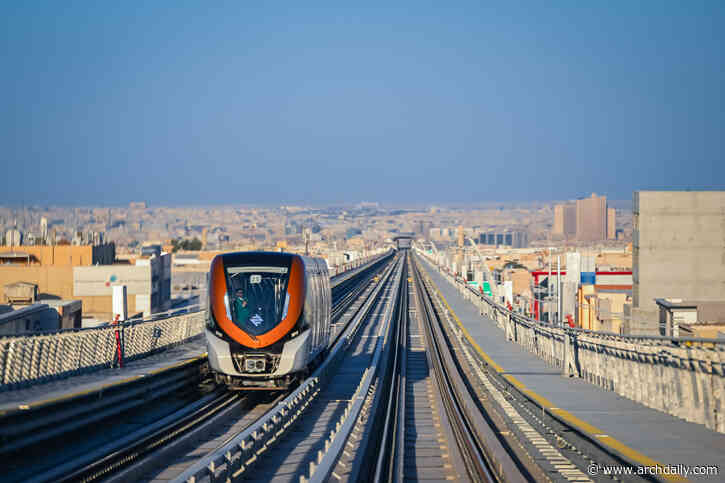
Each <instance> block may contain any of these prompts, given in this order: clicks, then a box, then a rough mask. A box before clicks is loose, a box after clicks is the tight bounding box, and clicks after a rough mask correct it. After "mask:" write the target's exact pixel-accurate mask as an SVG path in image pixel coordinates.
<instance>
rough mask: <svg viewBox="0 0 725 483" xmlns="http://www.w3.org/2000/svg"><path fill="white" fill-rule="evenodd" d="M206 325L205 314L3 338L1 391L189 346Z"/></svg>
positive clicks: (0, 368)
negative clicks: (188, 342) (170, 348)
mask: <svg viewBox="0 0 725 483" xmlns="http://www.w3.org/2000/svg"><path fill="white" fill-rule="evenodd" d="M205 320H206V311H201V312H195V313H190V314H184V315H178V316H175V317H169V318H166V319H162V320H151V321H141V322H125V323H122V324H119V325H116V326H114V325H107V326H103V327H98V328H90V329H84V330H79V331H67V332H60V333H53V334H39V335H32V336H28V335H25V336H18V337H4V338H2V339H0V377H2V379H1V380H0V382H2V384H0V391H7V390H10V389H16V388H19V387H24V386H27V385H30V384H35V383H38V382H44V381H48V380H51V379H58V378H61V377H67V376H71V375H76V374H81V373H84V372H89V371H93V370H97V369H102V368H107V367H114V366H117V365H119V364H121V363H123V361H128V360H132V359H136V358H139V357H143V356H146V355H149V354H151V353H154V352H156V351H159V350H161V349H165V348H168V347H172V346H175V345H177V344H181V343H184V342H187V341H189V340H190V339H193V338H195V337H199V336H200V335H201V334H202V332H203V329H204V323H205ZM119 348H120V351H119ZM119 354H120V360H119Z"/></svg>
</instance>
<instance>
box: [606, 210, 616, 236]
mask: <svg viewBox="0 0 725 483" xmlns="http://www.w3.org/2000/svg"><path fill="white" fill-rule="evenodd" d="M607 239H608V240H616V239H617V210H615V209H614V208H608V209H607Z"/></svg>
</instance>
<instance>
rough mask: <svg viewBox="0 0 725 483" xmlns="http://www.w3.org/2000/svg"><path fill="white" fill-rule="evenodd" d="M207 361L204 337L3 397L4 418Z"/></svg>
mask: <svg viewBox="0 0 725 483" xmlns="http://www.w3.org/2000/svg"><path fill="white" fill-rule="evenodd" d="M200 357H206V342H205V341H204V338H203V337H199V338H197V339H196V340H193V341H191V342H187V343H185V344H181V345H178V346H176V347H172V348H170V349H166V350H164V351H161V352H159V353H158V354H153V355H151V356H147V357H143V358H141V359H137V360H135V361H128V362H126V363H125V364H124V366H123V368H120V369H119V368H116V369H113V368H108V369H101V370H98V371H94V372H90V373H88V374H82V375H78V376H73V377H68V378H66V379H59V380H55V381H49V382H46V383H43V384H35V385H33V386H29V387H27V388H25V389H16V390H14V391H6V392H3V393H0V416H3V415H5V414H9V413H12V412H16V411H27V410H29V409H35V408H39V407H42V406H45V405H47V404H53V403H57V402H60V401H62V400H65V399H72V398H75V397H78V396H81V395H86V394H92V393H101V392H103V391H104V390H106V389H108V388H110V387H113V386H116V385H120V384H126V383H128V382H131V381H133V380H134V379H139V378H143V377H146V376H149V375H152V374H156V373H159V372H162V371H164V370H167V369H171V368H173V367H177V366H179V365H182V364H184V363H187V362H190V361H192V360H196V359H198V358H200Z"/></svg>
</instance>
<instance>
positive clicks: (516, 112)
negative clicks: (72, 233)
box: [0, 0, 725, 205]
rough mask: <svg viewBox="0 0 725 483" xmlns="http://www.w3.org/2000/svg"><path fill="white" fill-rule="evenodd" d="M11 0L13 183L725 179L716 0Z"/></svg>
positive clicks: (222, 187)
mask: <svg viewBox="0 0 725 483" xmlns="http://www.w3.org/2000/svg"><path fill="white" fill-rule="evenodd" d="M14 3H15V4H12V3H11V2H3V3H2V6H0V58H2V59H3V62H2V64H3V69H2V71H3V73H2V75H1V76H0V92H2V98H3V102H2V104H3V105H4V107H3V109H1V110H0V159H1V160H2V175H0V193H1V194H0V203H2V204H8V203H11V204H15V203H25V204H47V203H58V204H66V203H68V204H104V205H109V204H123V203H126V202H128V201H129V200H147V201H149V202H151V203H155V204H210V203H224V204H228V203H240V204H241V203H265V204H266V203H293V202H310V203H327V202H351V201H358V200H379V201H384V202H416V203H418V202H478V201H528V200H549V199H565V198H574V197H578V196H582V195H585V194H587V193H589V192H592V191H596V192H598V193H604V194H607V195H608V196H609V197H610V198H613V199H629V198H631V194H632V191H633V190H637V189H725V159H724V157H723V153H724V151H725V150H724V149H723V147H724V141H723V133H725V100H724V99H723V86H725V51H724V46H725V29H723V28H722V25H724V24H725V2H721V1H719V0H717V1H696V0H695V1H688V2H682V1H679V2H668V1H613V2H580V1H557V2H541V1H538V2H513V1H507V2H500V3H486V2H455V5H443V3H444V2H420V1H418V2H400V3H393V2H387V1H386V2H372V1H369V2H363V3H361V5H360V6H343V5H341V4H342V3H345V2H289V3H287V4H285V3H283V2H264V3H261V2H252V1H246V2H238V1H229V2H182V1H174V2H161V1H158V2H117V3H115V4H112V3H110V2H81V1H68V2H56V1H53V2H40V1H38V2H14ZM303 3H305V4H306V5H304V6H302V5H301V4H303ZM451 3H453V2H451Z"/></svg>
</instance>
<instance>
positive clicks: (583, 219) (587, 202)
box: [576, 193, 607, 241]
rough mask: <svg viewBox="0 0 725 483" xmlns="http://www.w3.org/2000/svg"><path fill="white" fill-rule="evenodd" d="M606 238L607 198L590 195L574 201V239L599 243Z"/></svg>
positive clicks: (594, 194)
mask: <svg viewBox="0 0 725 483" xmlns="http://www.w3.org/2000/svg"><path fill="white" fill-rule="evenodd" d="M606 238H607V197H606V196H597V195H596V193H592V195H591V196H590V197H589V198H584V199H581V200H576V239H577V240H579V241H599V240H605V239H606Z"/></svg>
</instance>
